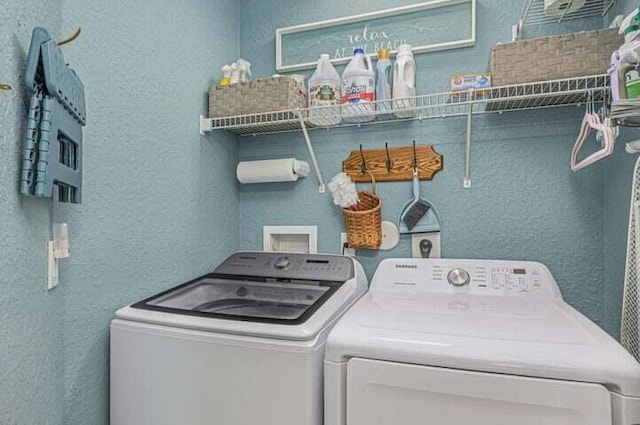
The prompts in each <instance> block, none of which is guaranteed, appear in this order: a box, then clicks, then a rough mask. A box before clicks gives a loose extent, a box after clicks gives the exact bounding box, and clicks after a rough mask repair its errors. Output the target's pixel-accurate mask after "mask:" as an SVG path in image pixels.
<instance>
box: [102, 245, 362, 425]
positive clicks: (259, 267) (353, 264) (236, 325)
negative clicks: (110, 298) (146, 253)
mask: <svg viewBox="0 0 640 425" xmlns="http://www.w3.org/2000/svg"><path fill="white" fill-rule="evenodd" d="M366 290H367V280H366V276H365V274H364V272H363V270H362V267H361V266H360V264H359V263H358V262H357V261H355V260H354V259H352V258H349V257H342V256H328V255H302V254H282V253H256V252H243V253H236V254H234V255H232V256H231V257H229V258H228V259H227V260H225V261H224V262H223V263H222V264H221V265H220V266H218V267H217V268H216V269H215V270H214V271H213V272H212V273H210V274H207V275H205V276H202V277H200V278H198V279H195V280H192V281H190V282H187V283H185V284H184V285H180V286H178V287H176V288H173V289H171V290H169V291H166V292H163V293H161V294H158V295H156V296H154V297H151V298H149V299H146V300H144V301H141V302H138V303H136V304H133V305H131V306H129V307H125V308H123V309H120V310H119V311H118V312H117V313H116V318H115V319H114V320H113V321H112V322H111V389H110V392H111V406H110V409H111V425H134V424H135V425H176V424H180V425H202V424H229V425H254V424H260V425H303V424H304V425H307V424H308V425H320V424H321V423H322V405H323V402H322V360H323V358H324V347H325V342H326V338H327V335H328V332H329V330H330V329H331V327H332V326H333V325H334V323H335V322H336V320H337V319H338V318H339V317H340V316H341V315H342V314H343V313H344V312H345V311H346V310H347V309H348V308H349V307H350V306H351V305H352V304H353V303H354V302H355V301H356V300H357V299H358V298H360V297H361V296H362V294H364V293H365V292H366Z"/></svg>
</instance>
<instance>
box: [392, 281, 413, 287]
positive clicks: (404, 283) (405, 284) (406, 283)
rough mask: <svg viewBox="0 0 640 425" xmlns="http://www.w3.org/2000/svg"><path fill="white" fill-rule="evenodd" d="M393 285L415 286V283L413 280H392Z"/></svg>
mask: <svg viewBox="0 0 640 425" xmlns="http://www.w3.org/2000/svg"><path fill="white" fill-rule="evenodd" d="M393 284H394V285H400V286H416V285H417V283H415V282H393Z"/></svg>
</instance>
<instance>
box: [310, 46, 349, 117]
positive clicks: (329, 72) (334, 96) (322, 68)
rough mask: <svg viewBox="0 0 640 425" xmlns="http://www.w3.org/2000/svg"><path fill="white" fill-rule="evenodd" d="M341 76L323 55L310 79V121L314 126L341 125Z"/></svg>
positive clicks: (325, 55) (327, 57)
mask: <svg viewBox="0 0 640 425" xmlns="http://www.w3.org/2000/svg"><path fill="white" fill-rule="evenodd" d="M340 82H341V80H340V74H338V71H336V69H335V68H334V67H333V65H332V64H331V62H330V61H329V55H327V54H322V55H320V59H318V65H317V67H316V70H315V72H314V73H313V75H312V76H311V78H310V79H309V121H310V122H311V124H313V125H318V126H323V125H336V124H340V121H341V120H342V117H341V116H340V99H341V96H340Z"/></svg>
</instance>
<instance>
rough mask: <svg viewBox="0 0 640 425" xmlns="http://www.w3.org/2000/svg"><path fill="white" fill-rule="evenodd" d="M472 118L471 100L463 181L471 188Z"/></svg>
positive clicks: (465, 185)
mask: <svg viewBox="0 0 640 425" xmlns="http://www.w3.org/2000/svg"><path fill="white" fill-rule="evenodd" d="M467 96H473V93H469V94H468V95H467ZM469 99H471V98H469ZM472 119H473V103H472V102H469V110H468V111H467V148H466V153H465V161H464V181H463V183H462V185H463V186H464V188H465V189H469V188H470V187H471V121H472Z"/></svg>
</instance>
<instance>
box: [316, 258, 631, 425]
mask: <svg viewBox="0 0 640 425" xmlns="http://www.w3.org/2000/svg"><path fill="white" fill-rule="evenodd" d="M324 423H325V425H392V424H402V425H424V424H446V425H468V424H474V425H514V424H518V425H637V424H640V365H639V364H638V363H637V362H636V360H635V359H634V358H633V357H632V356H631V355H630V354H628V353H627V352H626V351H625V350H624V349H623V348H622V347H621V346H620V345H619V344H618V343H617V342H616V341H615V340H614V339H612V338H611V337H610V336H609V335H607V334H606V333H605V332H604V331H602V330H601V329H600V328H599V327H598V326H596V325H595V324H594V323H592V322H591V321H589V320H588V319H587V318H585V317H584V316H583V315H582V314H580V313H579V312H577V311H576V310H575V309H573V308H572V307H570V306H569V305H568V304H567V303H565V302H564V301H563V299H562V296H561V294H560V291H559V289H558V286H557V284H556V282H555V281H554V279H553V277H552V275H551V273H550V272H549V270H548V269H547V268H546V267H545V266H544V265H542V264H540V263H533V262H514V261H480V260H445V259H442V260H440V259H431V260H429V259H427V260H421V259H420V260H406V259H401V260H385V261H383V262H381V264H380V265H379V266H378V269H377V271H376V273H375V275H374V277H373V279H372V281H371V288H370V290H369V292H368V293H367V294H366V295H365V296H364V297H362V298H361V299H360V300H359V301H358V302H357V303H356V304H355V305H354V306H353V307H352V308H351V309H350V310H349V312H347V313H346V314H345V315H344V316H343V317H342V318H341V319H340V320H339V321H338V323H337V324H336V326H335V327H334V328H333V330H332V331H331V333H330V334H329V339H328V341H327V349H326V353H325V422H324Z"/></svg>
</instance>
